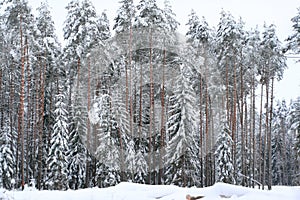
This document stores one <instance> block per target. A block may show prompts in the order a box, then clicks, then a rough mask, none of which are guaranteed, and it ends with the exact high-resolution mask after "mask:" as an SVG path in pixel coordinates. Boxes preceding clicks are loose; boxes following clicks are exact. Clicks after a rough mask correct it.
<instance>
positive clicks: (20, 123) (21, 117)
mask: <svg viewBox="0 0 300 200" xmlns="http://www.w3.org/2000/svg"><path fill="white" fill-rule="evenodd" d="M22 24H23V23H22V15H20V44H21V45H20V46H21V91H20V106H19V115H18V143H19V144H20V146H21V157H20V160H21V166H20V168H21V172H20V173H21V187H22V190H23V189H24V185H25V180H24V179H25V177H24V132H23V131H24V129H23V128H24V127H23V126H24V125H23V124H24V100H25V48H24V47H23V30H22Z"/></svg>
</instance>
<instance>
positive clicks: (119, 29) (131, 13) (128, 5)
mask: <svg viewBox="0 0 300 200" xmlns="http://www.w3.org/2000/svg"><path fill="white" fill-rule="evenodd" d="M120 4H121V6H120V8H119V9H118V11H117V12H118V13H117V17H116V18H115V19H114V20H115V24H114V27H113V29H114V30H115V31H116V33H117V34H118V33H128V32H129V31H130V28H132V22H133V19H134V17H135V12H136V9H135V6H134V4H133V0H121V1H120Z"/></svg>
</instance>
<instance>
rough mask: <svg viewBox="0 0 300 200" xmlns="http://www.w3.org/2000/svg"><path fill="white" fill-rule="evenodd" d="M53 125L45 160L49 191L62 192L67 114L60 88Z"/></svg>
mask: <svg viewBox="0 0 300 200" xmlns="http://www.w3.org/2000/svg"><path fill="white" fill-rule="evenodd" d="M54 114H55V124H54V126H53V132H52V134H51V141H50V150H49V155H48V159H47V165H48V170H49V173H48V180H47V183H46V184H47V186H48V188H49V189H55V190H63V189H68V179H67V176H68V171H67V164H68V157H67V156H68V155H67V154H68V151H69V147H68V138H69V132H68V131H69V129H68V118H67V116H68V112H67V110H66V104H65V95H64V94H63V93H62V89H61V88H60V90H59V93H58V94H57V95H56V103H55V111H54Z"/></svg>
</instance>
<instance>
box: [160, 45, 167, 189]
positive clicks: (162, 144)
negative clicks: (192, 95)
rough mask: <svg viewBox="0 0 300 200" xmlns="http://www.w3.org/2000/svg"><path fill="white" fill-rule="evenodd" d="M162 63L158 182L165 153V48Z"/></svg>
mask: <svg viewBox="0 0 300 200" xmlns="http://www.w3.org/2000/svg"><path fill="white" fill-rule="evenodd" d="M163 54H164V55H163V65H162V84H161V94H160V98H161V118H160V124H161V128H160V148H159V151H160V153H159V154H160V157H159V176H158V184H159V185H160V184H162V180H163V161H164V155H165V148H166V145H165V65H166V50H165V49H164V52H163Z"/></svg>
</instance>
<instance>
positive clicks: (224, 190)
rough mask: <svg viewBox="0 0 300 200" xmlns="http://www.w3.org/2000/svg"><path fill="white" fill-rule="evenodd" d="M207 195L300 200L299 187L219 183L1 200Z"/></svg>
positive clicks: (9, 195)
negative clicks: (265, 186) (264, 188)
mask: <svg viewBox="0 0 300 200" xmlns="http://www.w3.org/2000/svg"><path fill="white" fill-rule="evenodd" d="M187 194H191V195H192V196H198V195H204V196H205V198H203V200H210V199H211V200H216V199H238V200H300V187H284V186H275V187H273V190H272V191H266V190H265V191H262V190H258V189H250V188H245V187H241V186H234V185H229V184H223V183H217V184H215V185H214V186H212V187H207V188H180V187H177V186H170V185H167V186H157V185H154V186H153V185H140V184H133V183H120V184H119V185H117V186H115V187H110V188H105V189H99V188H90V189H82V190H77V191H74V190H68V191H37V190H29V189H27V190H25V191H5V190H3V189H2V190H1V189H0V200H3V199H5V200H6V199H11V200H157V199H159V200H185V196H186V195H187Z"/></svg>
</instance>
